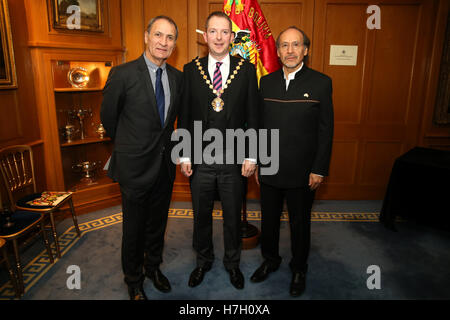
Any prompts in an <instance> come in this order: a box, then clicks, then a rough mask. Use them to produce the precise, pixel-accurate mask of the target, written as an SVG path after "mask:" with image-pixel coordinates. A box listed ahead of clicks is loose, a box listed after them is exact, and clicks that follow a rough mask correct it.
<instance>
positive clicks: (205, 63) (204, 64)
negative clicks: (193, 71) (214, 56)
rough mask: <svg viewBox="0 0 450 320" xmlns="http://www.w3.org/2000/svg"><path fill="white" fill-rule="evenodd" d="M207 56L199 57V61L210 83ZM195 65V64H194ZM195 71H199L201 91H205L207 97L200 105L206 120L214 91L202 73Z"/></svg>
mask: <svg viewBox="0 0 450 320" xmlns="http://www.w3.org/2000/svg"><path fill="white" fill-rule="evenodd" d="M208 57H209V56H206V57H203V58H201V59H200V60H199V61H200V65H201V66H202V68H203V71H204V72H205V75H206V76H207V77H208V79H209V81H210V82H211V84H212V80H211V77H210V76H209V71H208ZM196 67H197V66H196ZM197 72H198V73H199V76H200V78H201V81H202V82H203V83H202V84H201V88H204V89H203V91H204V92H205V94H206V96H207V97H208V99H207V101H206V103H205V104H204V105H203V106H202V107H203V110H202V111H203V112H202V113H203V120H204V121H205V123H206V121H207V120H208V111H209V107H210V106H211V101H212V99H214V98H213V97H214V96H215V95H214V93H213V92H212V90H211V89H210V88H209V86H208V85H207V84H206V80H205V79H204V78H203V76H202V75H200V71H198V70H197Z"/></svg>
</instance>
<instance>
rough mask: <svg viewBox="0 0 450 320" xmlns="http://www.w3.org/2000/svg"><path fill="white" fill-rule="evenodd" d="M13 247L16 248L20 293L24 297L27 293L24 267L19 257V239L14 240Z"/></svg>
mask: <svg viewBox="0 0 450 320" xmlns="http://www.w3.org/2000/svg"><path fill="white" fill-rule="evenodd" d="M13 246H14V256H15V258H16V270H17V272H16V273H17V280H18V282H19V292H20V295H23V294H24V293H25V286H24V284H23V273H22V265H21V263H20V256H19V246H18V245H17V239H14V240H13Z"/></svg>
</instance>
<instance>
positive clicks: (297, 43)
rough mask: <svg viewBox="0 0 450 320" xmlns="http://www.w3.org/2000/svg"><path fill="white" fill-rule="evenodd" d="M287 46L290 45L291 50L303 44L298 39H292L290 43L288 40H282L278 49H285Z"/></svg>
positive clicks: (297, 48)
mask: <svg viewBox="0 0 450 320" xmlns="http://www.w3.org/2000/svg"><path fill="white" fill-rule="evenodd" d="M289 46H292V50H300V48H301V47H302V46H303V43H300V42H298V41H294V42H292V43H290V44H289V43H288V42H283V43H282V44H280V49H281V50H287V49H288V48H289Z"/></svg>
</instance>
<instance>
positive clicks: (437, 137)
mask: <svg viewBox="0 0 450 320" xmlns="http://www.w3.org/2000/svg"><path fill="white" fill-rule="evenodd" d="M449 12H450V2H449V1H446V0H440V1H439V3H438V5H437V10H436V25H435V28H434V30H433V45H432V46H431V48H429V50H430V52H431V54H430V56H431V61H430V65H429V73H428V74H429V77H428V79H427V85H426V93H425V102H424V112H423V116H422V128H421V131H420V145H421V146H424V147H431V148H438V149H445V150H450V125H437V124H435V123H434V121H433V117H434V109H435V104H436V94H437V88H438V81H439V72H440V67H441V63H442V61H441V60H442V51H443V47H444V41H445V32H446V28H447V17H448V15H449Z"/></svg>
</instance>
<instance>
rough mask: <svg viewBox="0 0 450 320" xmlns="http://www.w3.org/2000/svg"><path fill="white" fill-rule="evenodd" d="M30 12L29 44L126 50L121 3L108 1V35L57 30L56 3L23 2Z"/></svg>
mask: <svg viewBox="0 0 450 320" xmlns="http://www.w3.org/2000/svg"><path fill="white" fill-rule="evenodd" d="M23 1H24V2H25V8H26V12H27V22H28V32H29V45H30V46H32V47H55V48H74V47H80V48H92V49H111V50H122V37H121V16H120V12H121V8H120V0H104V1H103V4H104V32H79V31H71V30H61V29H54V28H53V27H52V24H51V19H50V17H49V16H51V9H50V3H51V2H53V0H23Z"/></svg>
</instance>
